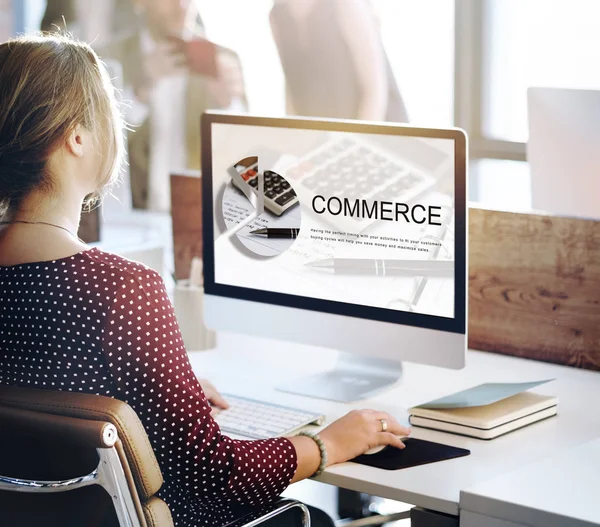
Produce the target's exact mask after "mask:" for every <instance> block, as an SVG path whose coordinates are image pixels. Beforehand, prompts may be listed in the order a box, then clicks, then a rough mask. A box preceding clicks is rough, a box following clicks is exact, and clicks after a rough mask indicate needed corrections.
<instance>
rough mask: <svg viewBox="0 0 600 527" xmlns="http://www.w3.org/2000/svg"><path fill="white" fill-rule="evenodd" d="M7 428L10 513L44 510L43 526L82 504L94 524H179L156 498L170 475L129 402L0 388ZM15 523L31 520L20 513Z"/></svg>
mask: <svg viewBox="0 0 600 527" xmlns="http://www.w3.org/2000/svg"><path fill="white" fill-rule="evenodd" d="M0 430H2V434H0V509H1V510H2V511H3V518H4V519H6V516H4V513H5V511H6V510H8V509H7V508H6V507H5V506H8V505H10V507H9V508H12V509H13V514H15V515H18V514H21V513H22V514H30V515H31V514H32V513H33V512H32V511H35V510H37V511H40V510H41V511H43V512H42V513H43V514H44V521H43V524H44V525H49V524H50V521H51V520H55V521H56V524H57V525H63V526H64V525H67V523H66V520H65V518H62V519H61V518H59V514H60V512H61V511H68V513H69V515H70V516H71V520H72V521H75V520H74V519H73V518H74V516H75V512H76V509H81V510H82V514H83V515H89V517H87V518H86V519H85V525H89V526H92V525H93V526H98V527H99V526H102V527H104V526H105V525H111V526H112V525H119V526H132V527H137V526H140V527H154V526H158V525H160V526H161V527H163V526H166V527H169V526H172V525H173V520H172V518H171V514H170V511H169V509H168V507H167V505H166V504H165V503H164V502H163V501H162V500H160V499H159V498H157V497H156V496H155V494H156V493H157V492H158V490H159V489H160V487H161V485H162V483H163V478H162V473H161V471H160V467H159V465H158V462H157V460H156V457H155V455H154V451H153V450H152V446H151V445H150V441H149V440H148V436H147V435H146V432H145V430H144V427H143V425H142V423H141V422H140V420H139V419H138V417H137V415H136V414H135V412H134V411H133V409H132V408H131V407H130V406H128V405H127V404H125V403H123V402H122V401H118V400H116V399H112V398H109V397H102V396H97V395H90V394H79V393H72V392H58V391H50V390H37V389H29V388H17V387H7V386H0ZM92 487H93V491H94V492H95V494H94V495H93V497H91V496H92V495H91V494H90V491H91V490H92ZM101 488H104V490H105V491H106V492H104V491H102V490H100V489H101ZM64 491H72V492H64ZM86 492H87V493H88V494H85V493H86ZM65 496H69V497H70V496H72V498H65ZM86 503H87V504H88V505H93V506H92V507H91V509H90V508H89V507H88V506H84V505H85V504H86ZM55 504H56V507H55ZM107 511H108V512H107ZM29 517H30V516H29ZM3 521H4V520H3ZM79 521H80V520H79ZM9 523H10V522H9ZM9 523H7V524H9ZM10 524H15V525H16V524H19V525H25V523H23V522H22V521H21V520H20V517H16V522H13V523H10ZM27 524H28V523H27ZM72 524H73V525H75V523H72ZM78 525H81V523H78Z"/></svg>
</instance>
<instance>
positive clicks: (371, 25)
mask: <svg viewBox="0 0 600 527" xmlns="http://www.w3.org/2000/svg"><path fill="white" fill-rule="evenodd" d="M270 22H271V29H272V31H273V37H274V39H275V43H276V45H277V49H278V51H279V57H280V59H281V65H282V67H283V71H284V74H285V80H286V113H288V114H289V115H305V116H315V117H333V118H341V119H361V120H368V121H395V122H407V121H408V114H407V111H406V107H405V105H404V101H403V99H402V97H401V95H400V90H399V89H398V85H397V84H396V80H395V79H394V75H393V73H392V70H391V67H390V64H389V61H388V58H387V56H386V54H385V50H384V48H383V43H382V41H381V35H380V31H379V24H378V21H377V18H376V16H375V12H374V9H373V7H372V5H371V2H370V0H274V5H273V8H272V10H271V14H270Z"/></svg>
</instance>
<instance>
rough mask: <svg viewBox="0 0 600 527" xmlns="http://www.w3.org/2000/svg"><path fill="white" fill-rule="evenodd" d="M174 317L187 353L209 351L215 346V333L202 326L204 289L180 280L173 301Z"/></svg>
mask: <svg viewBox="0 0 600 527" xmlns="http://www.w3.org/2000/svg"><path fill="white" fill-rule="evenodd" d="M173 303H174V306H175V315H176V316H177V322H178V323H179V328H180V330H181V336H182V337H183V343H184V344H185V349H186V350H187V351H203V350H209V349H212V348H214V347H215V346H216V341H217V339H216V335H215V332H214V331H212V330H210V329H208V328H207V327H206V326H205V325H204V288H202V287H199V286H193V285H190V282H189V280H180V281H179V282H177V285H176V286H175V296H174V299H173Z"/></svg>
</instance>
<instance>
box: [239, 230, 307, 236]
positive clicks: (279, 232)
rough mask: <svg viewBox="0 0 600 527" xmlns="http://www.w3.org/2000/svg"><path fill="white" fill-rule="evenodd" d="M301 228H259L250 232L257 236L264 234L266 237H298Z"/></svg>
mask: <svg viewBox="0 0 600 527" xmlns="http://www.w3.org/2000/svg"><path fill="white" fill-rule="evenodd" d="M299 233H300V229H257V230H255V231H250V234H254V235H255V236H263V237H264V238H297V237H298V234H299Z"/></svg>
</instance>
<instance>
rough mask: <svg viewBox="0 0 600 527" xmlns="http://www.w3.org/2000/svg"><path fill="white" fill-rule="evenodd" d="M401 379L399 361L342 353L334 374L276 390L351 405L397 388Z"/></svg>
mask: <svg viewBox="0 0 600 527" xmlns="http://www.w3.org/2000/svg"><path fill="white" fill-rule="evenodd" d="M401 377H402V363H401V362H400V361H396V360H392V359H378V358H370V357H362V356H359V355H354V354H351V353H344V352H340V355H339V357H338V361H337V364H336V365H335V367H334V369H333V370H330V371H326V372H323V373H318V374H315V375H310V376H308V377H303V378H301V379H296V380H293V381H289V382H286V383H285V385H282V386H278V387H277V389H278V390H280V391H282V392H289V393H295V394H299V395H306V396H308V397H316V398H318V399H328V400H330V401H338V402H342V403H349V402H352V401H359V400H361V399H366V398H368V397H371V396H372V395H374V394H375V393H376V392H380V391H383V390H385V389H387V388H389V387H391V386H392V385H394V384H396V383H397V382H398V381H399V380H400V378H401Z"/></svg>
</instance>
